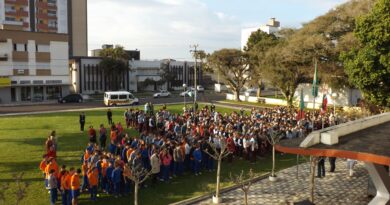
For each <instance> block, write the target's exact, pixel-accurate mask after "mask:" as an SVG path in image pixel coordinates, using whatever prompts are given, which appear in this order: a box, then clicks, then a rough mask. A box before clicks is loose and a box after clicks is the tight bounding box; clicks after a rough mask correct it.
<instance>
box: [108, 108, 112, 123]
mask: <svg viewBox="0 0 390 205" xmlns="http://www.w3.org/2000/svg"><path fill="white" fill-rule="evenodd" d="M107 120H108V125H112V111H111V109H108V110H107Z"/></svg>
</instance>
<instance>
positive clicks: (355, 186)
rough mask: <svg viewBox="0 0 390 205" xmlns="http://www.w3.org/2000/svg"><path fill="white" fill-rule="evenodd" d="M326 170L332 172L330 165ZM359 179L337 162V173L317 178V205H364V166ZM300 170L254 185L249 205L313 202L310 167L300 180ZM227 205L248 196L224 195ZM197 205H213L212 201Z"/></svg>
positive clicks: (357, 173) (238, 192) (302, 169)
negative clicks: (276, 179) (310, 189)
mask: <svg viewBox="0 0 390 205" xmlns="http://www.w3.org/2000/svg"><path fill="white" fill-rule="evenodd" d="M325 168H326V170H327V171H328V170H329V161H328V160H327V161H326V164H325ZM354 170H355V175H354V176H353V177H351V178H350V177H348V170H347V167H346V160H342V159H337V165H336V172H335V173H329V172H327V173H326V174H327V175H326V177H325V178H321V179H319V178H316V181H315V183H316V189H315V203H316V204H317V205H329V204H331V205H344V204H345V205H360V204H361V205H363V204H367V203H368V202H369V201H370V199H369V198H367V187H368V173H367V171H366V169H365V168H364V164H363V163H362V162H359V163H358V164H357V165H356V166H355V169H354ZM296 173H297V169H296V166H294V167H291V168H288V169H285V170H282V171H280V172H279V173H277V176H278V181H277V182H270V181H269V180H268V178H266V179H263V180H260V181H258V182H256V183H255V184H253V185H252V187H251V190H250V193H249V194H248V203H249V204H262V205H279V204H283V205H285V204H291V202H294V201H295V202H296V201H300V200H303V199H308V198H309V175H310V174H309V163H305V164H301V165H299V177H298V178H297V177H296ZM222 198H223V202H224V203H223V204H229V205H238V204H244V193H243V192H242V190H241V189H234V190H231V191H228V192H225V193H223V194H222ZM196 204H200V205H205V204H211V200H206V201H202V202H198V203H196Z"/></svg>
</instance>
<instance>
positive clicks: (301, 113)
mask: <svg viewBox="0 0 390 205" xmlns="http://www.w3.org/2000/svg"><path fill="white" fill-rule="evenodd" d="M304 109H305V102H304V101H303V90H301V99H300V101H299V111H298V115H297V120H301V119H303V118H304V117H305V112H304Z"/></svg>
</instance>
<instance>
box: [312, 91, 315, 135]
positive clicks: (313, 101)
mask: <svg viewBox="0 0 390 205" xmlns="http://www.w3.org/2000/svg"><path fill="white" fill-rule="evenodd" d="M315 111H316V97H315V96H313V120H312V122H311V123H312V128H311V131H314V117H315V114H316V113H315Z"/></svg>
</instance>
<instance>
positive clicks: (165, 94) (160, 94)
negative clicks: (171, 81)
mask: <svg viewBox="0 0 390 205" xmlns="http://www.w3.org/2000/svg"><path fill="white" fill-rule="evenodd" d="M170 96H171V93H170V92H168V91H166V90H160V92H158V93H154V94H153V97H154V98H160V97H170Z"/></svg>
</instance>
